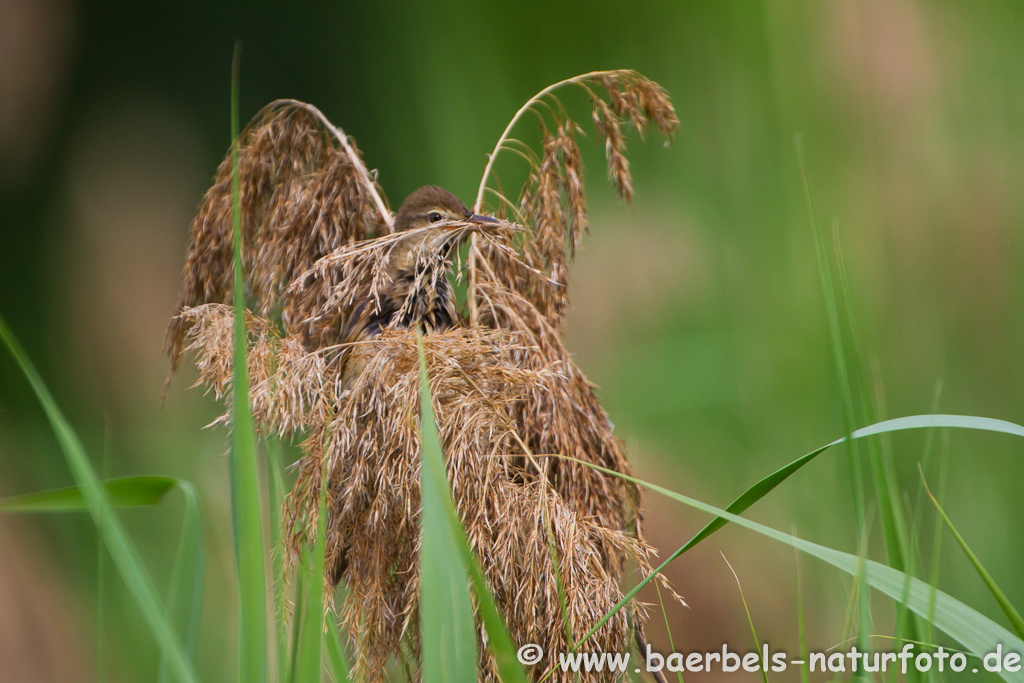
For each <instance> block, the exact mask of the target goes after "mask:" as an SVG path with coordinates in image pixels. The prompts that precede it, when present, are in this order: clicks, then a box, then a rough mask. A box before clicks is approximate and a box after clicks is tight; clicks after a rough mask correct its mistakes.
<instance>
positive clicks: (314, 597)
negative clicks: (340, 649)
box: [295, 463, 327, 683]
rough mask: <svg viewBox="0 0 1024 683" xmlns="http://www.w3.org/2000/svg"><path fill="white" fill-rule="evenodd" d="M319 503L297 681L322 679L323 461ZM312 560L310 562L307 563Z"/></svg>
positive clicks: (307, 568) (308, 682)
mask: <svg viewBox="0 0 1024 683" xmlns="http://www.w3.org/2000/svg"><path fill="white" fill-rule="evenodd" d="M318 500H319V502H318V504H317V518H316V520H317V521H316V538H315V539H314V540H313V547H312V548H311V549H310V553H309V555H308V557H307V560H306V562H303V565H302V571H305V572H306V609H305V610H304V612H303V615H302V627H301V631H300V638H301V639H300V641H299V650H298V662H297V665H296V675H295V680H296V682H297V683H317V681H319V680H320V669H321V665H320V646H321V643H322V642H323V624H324V535H325V530H326V528H327V521H326V520H327V467H326V466H325V464H324V463H321V467H320V494H319V499H318ZM307 562H308V564H307Z"/></svg>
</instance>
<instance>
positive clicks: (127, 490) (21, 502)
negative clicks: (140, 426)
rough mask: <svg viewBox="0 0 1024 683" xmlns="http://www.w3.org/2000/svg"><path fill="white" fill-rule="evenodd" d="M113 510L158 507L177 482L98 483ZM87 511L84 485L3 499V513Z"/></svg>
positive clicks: (136, 479)
mask: <svg viewBox="0 0 1024 683" xmlns="http://www.w3.org/2000/svg"><path fill="white" fill-rule="evenodd" d="M98 483H99V484H100V486H102V487H103V489H104V490H105V492H106V495H107V500H108V501H109V502H110V504H111V505H112V506H113V507H116V508H130V507H147V506H150V505H156V504H157V503H159V502H160V501H161V500H163V498H164V495H165V494H166V493H167V492H168V491H170V490H171V489H172V488H174V486H175V485H176V484H177V483H178V482H177V480H175V479H171V478H170V477H149V476H143V477H121V478H118V479H108V480H107V481H102V482H98ZM86 509H88V503H87V501H86V496H85V494H84V493H83V489H82V487H81V486H66V487H64V488H59V489H52V490H50V491H39V492H36V493H25V494H22V495H20V496H11V497H10V498H3V499H0V512H8V513H10V512H81V511H82V510H86Z"/></svg>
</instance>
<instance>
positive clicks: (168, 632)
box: [0, 318, 198, 683]
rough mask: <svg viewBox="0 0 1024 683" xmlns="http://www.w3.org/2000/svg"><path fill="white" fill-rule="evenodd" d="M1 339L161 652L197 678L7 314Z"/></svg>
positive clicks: (185, 681) (181, 674) (180, 675)
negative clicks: (36, 404) (54, 437)
mask: <svg viewBox="0 0 1024 683" xmlns="http://www.w3.org/2000/svg"><path fill="white" fill-rule="evenodd" d="M0 339H2V340H3V342H4V345H5V346H6V347H7V349H8V351H10V353H11V355H12V356H13V357H14V360H15V361H16V362H17V363H18V366H19V367H20V368H21V371H22V373H23V374H24V375H25V378H26V379H27V380H28V382H29V384H30V385H31V386H32V390H33V391H34V392H35V394H36V397H37V398H38V399H39V402H40V403H41V404H42V406H43V411H44V412H45V413H46V417H47V419H48V420H49V421H50V426H51V427H52V428H53V432H54V434H55V435H56V437H57V441H58V442H59V443H60V447H61V450H62V451H63V452H64V457H65V459H66V460H67V462H68V466H69V467H70V468H71V474H72V475H73V476H74V478H75V481H77V482H78V486H79V488H80V489H81V492H82V497H83V499H84V500H85V504H86V508H87V509H88V511H89V515H90V516H91V517H92V519H93V521H94V522H95V524H96V527H97V528H98V529H99V530H100V533H101V535H102V536H103V542H104V543H105V544H106V545H107V549H108V550H109V551H110V556H111V558H112V559H113V560H114V564H115V566H116V567H117V570H118V572H119V573H120V574H121V578H122V579H123V580H124V582H125V585H127V587H128V591H129V592H130V593H131V595H132V598H133V599H134V600H135V603H136V605H138V607H139V611H140V612H141V613H142V617H143V619H144V620H145V622H146V625H147V626H148V627H149V629H150V631H151V632H152V633H153V637H154V639H155V640H156V642H157V646H158V647H159V648H160V652H161V654H162V655H163V656H164V657H166V658H167V660H168V662H169V664H170V667H171V670H172V672H173V673H174V675H175V677H176V678H177V679H178V680H179V681H182V683H192V682H193V681H198V678H197V676H196V673H195V671H194V669H193V668H192V663H191V661H190V660H189V658H188V656H187V655H186V654H185V650H184V648H182V645H181V641H180V640H179V639H178V637H177V636H176V635H175V634H174V629H173V628H172V627H171V623H170V621H169V620H168V618H167V616H166V614H165V613H164V609H163V607H162V606H161V605H160V598H159V596H158V594H157V591H156V588H155V587H154V586H153V580H152V578H151V577H150V576H149V573H148V572H147V571H146V569H145V566H144V565H143V563H142V559H141V558H140V557H139V553H138V550H136V548H135V545H134V544H133V543H132V541H131V539H130V538H129V537H128V534H127V532H125V530H124V527H123V526H122V525H121V522H120V520H118V518H117V516H116V515H115V514H114V508H113V505H112V504H111V502H110V498H109V497H108V496H107V492H106V490H105V489H104V487H103V485H102V484H101V483H100V480H99V477H97V476H96V471H95V470H94V469H93V467H92V463H91V462H90V461H89V456H88V455H87V454H86V452H85V448H84V446H82V442H81V440H80V439H79V438H78V434H76V433H75V431H74V429H72V427H71V425H70V424H69V423H68V421H67V419H66V418H65V417H64V414H63V413H61V411H60V408H59V407H58V406H57V402H56V401H55V400H54V399H53V396H52V395H51V394H50V391H49V389H47V388H46V384H45V383H44V382H43V380H42V378H41V377H40V376H39V373H38V372H37V371H36V369H35V367H34V366H33V365H32V362H31V361H30V360H29V359H28V356H27V355H26V354H25V350H24V349H22V348H21V344H19V343H18V341H17V340H16V339H15V338H14V335H13V334H12V333H11V331H10V329H9V328H8V327H7V323H6V322H4V320H3V319H2V318H0Z"/></svg>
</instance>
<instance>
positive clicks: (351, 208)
mask: <svg viewBox="0 0 1024 683" xmlns="http://www.w3.org/2000/svg"><path fill="white" fill-rule="evenodd" d="M572 82H573V83H576V84H579V85H582V86H583V87H584V88H586V89H587V91H588V92H589V94H590V98H591V103H592V107H593V120H594V123H595V126H596V129H597V132H598V134H599V136H600V137H601V138H602V139H603V140H604V142H605V151H606V155H607V158H608V169H609V175H610V177H611V179H612V181H613V182H614V184H615V186H616V187H617V188H618V190H619V192H620V194H621V195H622V196H623V197H625V198H626V199H628V198H629V197H630V196H631V193H632V181H631V179H630V176H629V166H628V164H627V163H626V160H625V157H624V156H623V153H624V150H625V141H624V136H623V127H624V126H626V125H631V126H632V127H633V128H635V129H637V130H638V131H639V132H641V133H642V132H643V131H644V130H645V128H646V127H648V126H649V125H651V124H653V125H654V126H655V127H657V128H658V130H659V131H660V132H661V133H663V134H665V135H671V134H672V133H673V131H674V130H675V128H676V126H677V120H676V117H675V113H674V111H673V109H672V106H671V104H670V103H669V101H668V98H667V97H666V95H665V93H664V92H663V91H662V90H661V88H660V87H659V86H657V85H656V84H655V83H653V82H651V81H649V80H647V79H645V78H643V77H642V76H640V75H639V74H636V73H635V72H631V71H621V72H604V73H599V74H594V75H588V76H587V77H581V78H579V79H576V80H572ZM602 91H603V92H604V94H605V97H601V96H599V94H598V93H599V92H602ZM606 98H607V99H606ZM551 99H553V96H552V97H551ZM552 112H557V113H552ZM540 118H541V121H542V124H541V125H542V131H541V132H542V148H541V149H540V153H539V154H537V153H536V152H530V153H529V154H525V155H524V156H525V157H526V158H527V159H528V160H529V161H530V164H531V172H530V175H529V180H528V181H527V183H526V185H525V186H524V188H523V190H522V193H521V195H520V197H519V201H517V202H511V201H508V200H505V199H504V198H502V201H503V202H504V203H503V204H501V205H499V207H498V209H497V211H498V213H499V215H501V216H504V207H506V206H508V207H514V212H515V215H514V216H510V218H513V219H514V220H515V221H516V223H511V222H504V221H503V222H502V223H501V224H499V225H497V226H495V227H494V229H491V230H488V231H487V232H486V233H480V234H478V239H474V241H473V245H472V247H471V249H470V256H469V258H470V260H471V263H472V264H473V267H474V269H475V277H474V279H473V281H472V282H471V283H470V290H469V296H470V297H471V298H472V302H471V303H472V306H471V309H472V310H473V311H474V319H473V320H472V321H471V320H469V319H461V318H460V320H458V321H457V323H456V324H455V325H454V326H453V327H450V328H448V329H444V330H439V331H435V332H434V333H432V334H430V333H429V330H428V334H427V336H426V337H424V347H425V350H426V355H427V364H428V371H429V376H430V383H431V391H432V396H433V401H434V410H435V413H436V416H437V421H438V427H439V431H440V435H441V439H442V446H443V448H444V453H445V458H446V463H447V468H448V476H449V481H450V483H451V487H452V494H453V497H454V500H455V503H456V507H457V508H458V511H459V514H460V515H461V518H462V521H463V524H464V526H465V529H466V533H467V535H468V537H469V540H470V543H471V545H472V547H473V548H474V549H475V551H476V554H477V557H478V559H479V561H480V563H481V566H482V568H483V570H484V572H485V574H486V576H487V578H488V581H489V583H490V587H491V589H492V591H493V592H494V595H495V597H496V598H497V601H498V604H499V606H500V607H501V609H502V610H503V613H504V616H505V619H506V622H507V624H508V627H509V630H510V632H511V635H512V638H513V641H514V642H516V643H521V644H522V643H538V644H540V645H541V646H542V647H544V649H545V651H547V652H565V651H567V650H568V649H569V647H570V645H571V643H570V642H569V641H570V639H571V640H577V639H579V638H580V637H581V636H582V635H583V634H584V633H586V632H587V631H589V630H590V628H591V627H592V626H593V625H594V624H595V623H596V622H597V621H598V620H599V619H600V618H601V617H602V616H603V615H604V614H605V613H606V612H608V611H609V610H610V609H611V608H612V607H613V606H614V605H615V604H616V603H617V602H618V601H619V600H620V599H621V597H622V588H621V586H620V583H621V582H622V581H623V573H624V571H625V567H626V563H627V560H632V561H633V562H634V563H635V564H636V565H637V566H638V567H639V568H640V571H641V572H649V571H650V563H649V561H648V556H649V549H648V548H647V546H646V545H645V544H644V542H643V539H642V536H641V533H640V516H639V492H638V491H637V489H636V487H635V486H633V485H631V484H628V483H626V482H624V481H623V480H621V479H618V478H616V477H611V476H607V475H604V474H602V473H600V472H598V471H596V470H594V469H592V468H589V467H586V466H583V465H580V464H577V463H573V462H571V461H569V460H566V459H560V458H555V457H551V456H552V455H553V454H558V455H562V456H569V457H571V458H576V459H579V460H583V461H585V462H590V463H594V464H598V465H601V466H603V467H607V468H610V469H613V470H615V471H618V472H623V473H629V472H630V468H629V464H628V462H627V459H626V453H625V449H624V448H623V445H622V443H621V442H620V441H619V440H618V439H617V438H616V437H615V436H614V435H613V433H612V426H611V424H610V422H609V421H608V418H607V416H606V414H605V412H604V410H603V409H602V407H601V405H600V403H599V401H598V399H597V396H596V394H595V392H594V387H593V385H592V384H591V383H590V382H589V381H588V380H587V378H586V377H585V376H584V375H583V373H582V372H581V371H580V369H579V368H578V367H577V366H576V365H575V364H574V363H573V361H572V359H571V357H570V355H569V353H568V352H567V351H566V349H565V347H564V346H563V344H562V340H561V320H562V316H563V313H564V311H565V308H566V306H567V304H568V298H567V294H566V289H567V283H568V271H567V264H568V261H569V260H570V259H571V258H572V255H573V253H574V251H575V247H576V245H577V244H578V242H579V240H580V238H581V236H582V234H583V232H584V231H586V230H587V215H586V205H585V201H584V195H583V180H582V173H583V167H582V162H581V157H580V151H579V148H578V146H577V143H576V138H577V135H578V134H579V133H580V132H581V129H580V127H579V126H578V125H577V123H576V122H575V121H573V120H572V119H570V118H568V116H567V115H566V114H565V113H564V109H563V108H562V107H561V106H560V105H558V106H552V107H549V108H547V109H545V110H544V111H543V112H541V116H540ZM240 145H241V147H240V149H241V155H240V172H241V178H242V185H241V186H242V192H241V200H242V215H243V226H244V259H243V260H244V265H245V269H246V270H245V276H246V282H247V284H248V288H249V292H250V296H251V300H250V301H249V302H247V303H248V306H249V313H248V317H247V325H248V330H247V333H248V339H249V345H248V348H249V355H248V362H249V367H248V373H249V378H250V386H251V394H250V400H251V404H252V411H253V417H254V420H255V423H256V425H257V429H258V430H259V432H260V434H261V435H262V436H264V437H269V436H272V435H276V436H279V437H283V438H286V439H295V440H298V441H301V444H302V457H301V458H300V460H299V461H298V462H297V463H296V465H295V468H296V470H297V478H296V481H295V484H294V486H293V488H292V491H291V493H290V495H289V497H288V500H287V503H286V507H285V515H284V518H285V520H286V524H285V529H284V536H285V538H286V547H285V548H284V549H282V550H283V552H285V556H286V558H287V559H288V562H289V564H290V565H291V566H294V564H295V563H296V562H297V561H298V558H299V555H300V553H299V550H300V548H301V547H302V546H303V545H304V544H307V543H309V542H310V539H311V538H312V537H313V534H314V532H315V529H316V525H317V514H318V513H317V508H318V499H319V486H320V481H321V474H322V473H324V471H325V470H324V468H326V472H325V473H326V478H327V490H328V496H329V499H328V501H327V503H328V505H327V509H328V519H327V520H326V523H327V544H326V552H327V562H326V566H327V567H332V566H341V567H344V573H343V574H342V576H341V578H342V580H344V582H345V584H346V586H347V589H348V591H347V597H346V599H345V600H344V602H343V603H342V604H341V605H338V606H337V608H338V614H339V618H340V620H341V622H342V625H343V626H344V628H345V629H346V631H347V633H348V634H349V637H350V638H351V641H352V646H353V648H354V651H355V661H354V666H353V672H352V673H353V675H354V677H355V679H356V680H381V679H382V678H383V677H384V675H385V674H384V670H385V665H386V664H387V663H388V662H389V661H392V660H394V659H398V660H401V661H402V662H404V663H405V665H406V666H407V667H408V668H409V670H411V671H414V672H415V671H416V670H417V667H418V665H417V660H418V656H417V653H418V648H419V643H418V628H417V625H418V593H419V591H418V587H419V584H418V572H417V552H418V544H419V533H418V515H419V466H420V464H419V426H418V420H419V384H418V382H419V375H418V361H417V350H416V335H415V332H414V331H412V330H410V329H399V328H396V327H389V328H386V329H384V330H383V331H382V332H381V333H380V334H378V335H376V336H374V337H372V338H367V339H364V340H362V341H359V342H356V343H343V340H342V335H340V334H339V330H343V329H345V326H346V322H347V321H348V320H350V319H351V318H352V317H353V316H355V315H365V312H366V310H368V309H369V310H377V309H379V308H380V307H381V306H382V305H383V303H382V301H383V300H384V299H385V298H386V296H387V292H388V291H389V287H390V286H391V285H392V284H393V282H392V281H391V278H392V275H391V271H389V268H388V263H389V260H390V259H391V258H392V257H393V255H394V253H395V249H396V248H398V245H401V244H408V243H407V242H405V243H403V242H402V240H407V239H409V238H410V235H411V232H412V231H409V232H399V233H393V232H391V226H392V225H393V217H392V216H391V215H390V213H389V212H388V211H387V209H386V204H385V203H384V202H383V200H382V197H381V194H380V190H379V188H378V187H377V186H376V184H375V183H374V182H373V180H372V179H371V176H370V175H369V174H368V173H367V172H366V169H365V167H364V166H363V164H362V162H361V160H359V159H358V153H357V152H356V151H355V148H354V147H353V146H352V144H351V141H350V140H349V139H348V138H346V137H345V136H344V134H342V133H341V132H340V131H338V130H337V129H336V128H334V127H333V126H331V125H330V124H329V123H328V122H327V121H326V119H324V118H323V117H322V115H320V114H319V112H317V111H316V110H315V109H313V108H312V107H309V105H303V104H301V103H275V104H273V105H271V106H270V107H268V108H267V109H266V110H264V112H262V113H261V114H260V115H258V116H257V117H256V119H254V121H253V122H252V123H251V124H250V125H249V126H248V127H247V128H246V130H245V131H244V132H243V134H242V138H241V140H240ZM429 229H435V228H424V230H429ZM374 235H379V236H376V237H375V236H374ZM231 249H232V245H231V209H230V160H225V162H224V163H223V164H221V167H220V168H219V169H218V172H217V177H216V179H215V183H214V185H213V187H212V188H211V189H210V190H209V191H208V192H207V194H206V196H205V198H204V200H203V203H202V205H201V207H200V212H199V215H198V216H197V217H196V219H195V222H194V223H193V229H192V240H191V243H190V245H189V251H188V258H187V261H186V266H185V285H184V288H183V290H182V294H181V298H180V302H179V311H178V313H177V315H176V316H175V317H174V319H173V320H172V323H171V327H170V329H169V331H168V351H169V353H170V355H171V358H172V364H176V362H177V359H178V357H179V355H180V353H181V352H182V350H183V347H185V346H186V345H187V348H188V349H190V350H191V351H192V352H193V353H194V357H195V362H196V364H197V367H198V369H199V373H200V378H199V383H201V384H204V385H206V386H207V387H209V388H211V389H212V390H213V392H214V394H215V395H216V397H217V398H218V399H220V400H222V401H225V402H228V401H229V400H230V396H231V392H230V382H231V375H232V348H233V347H232V334H233V322H232V321H233V318H232V309H231V307H230V305H229V304H230V301H231V268H232V265H231V263H232V261H231V258H232V257H231ZM567 252H568V253H567ZM453 253H457V250H455V251H454V252H453ZM417 258H423V259H425V260H431V259H433V260H434V261H435V264H434V265H436V262H437V260H438V259H440V262H441V267H426V266H427V265H429V264H426V263H425V264H424V267H423V268H418V267H417V268H416V269H415V272H417V273H418V274H419V273H422V278H423V280H424V281H423V282H419V283H416V282H413V283H412V289H414V290H415V289H420V290H422V289H430V288H431V286H436V285H437V282H436V279H437V278H439V277H446V276H448V275H454V276H457V275H458V274H459V272H461V268H460V267H454V266H452V264H450V263H449V262H448V260H447V259H448V258H449V257H448V252H444V253H439V252H436V251H434V252H431V251H430V250H424V252H423V254H422V256H418V257H417ZM417 277H421V275H417ZM430 278H433V279H434V280H433V281H432V280H430ZM402 305H404V304H402ZM228 408H229V413H228V414H227V415H225V416H224V417H223V418H222V420H224V421H225V422H226V421H229V419H230V406H228ZM342 557H344V559H345V561H344V562H343V563H340V564H339V560H340V558H342ZM556 565H557V570H558V571H557V572H556V571H555V570H556ZM556 576H560V577H561V580H562V583H563V585H562V586H559V584H558V581H557V580H556ZM331 579H332V577H331V576H325V581H326V582H327V583H328V584H330V583H331ZM563 589H564V598H565V600H564V605H563V603H562V600H561V599H560V597H559V596H560V591H561V590H563ZM641 617H642V610H640V609H638V608H637V607H636V606H631V607H630V609H628V610H623V611H620V612H619V613H618V614H617V615H616V616H615V617H614V618H612V619H611V620H609V621H608V623H607V624H606V625H605V626H604V627H602V629H600V630H599V631H598V633H597V634H596V635H595V636H594V637H593V638H592V639H591V640H590V641H589V642H588V643H587V644H586V649H588V650H606V651H624V650H626V649H627V648H628V647H629V645H630V643H631V641H632V639H633V634H632V629H633V628H634V626H633V625H632V623H631V620H637V619H640V618H641ZM481 633H482V631H481ZM480 652H481V661H480V667H481V679H482V680H491V679H493V678H494V677H495V676H496V668H495V663H494V661H493V660H492V659H491V658H490V656H489V655H488V654H487V650H486V648H485V647H481V648H480ZM543 673H544V672H543V671H541V670H537V671H533V672H532V674H533V675H535V676H536V677H537V678H540V676H541V675H542V674H543ZM566 676H567V674H564V673H563V672H561V671H557V672H554V673H553V675H552V676H551V680H552V681H561V680H570V679H574V678H575V674H573V675H572V676H570V677H568V678H567V677H566ZM591 676H593V675H591ZM593 680H600V678H593Z"/></svg>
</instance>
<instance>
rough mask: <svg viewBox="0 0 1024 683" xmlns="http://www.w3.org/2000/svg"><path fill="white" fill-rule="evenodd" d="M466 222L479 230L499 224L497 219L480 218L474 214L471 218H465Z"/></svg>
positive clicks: (489, 217) (490, 217)
mask: <svg viewBox="0 0 1024 683" xmlns="http://www.w3.org/2000/svg"><path fill="white" fill-rule="evenodd" d="M466 222H467V223H471V224H473V225H474V226H479V227H480V228H486V227H488V226H491V225H499V224H501V221H499V220H498V219H497V218H494V217H492V216H481V215H480V214H478V213H474V214H473V215H472V216H470V217H469V218H467V219H466Z"/></svg>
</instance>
